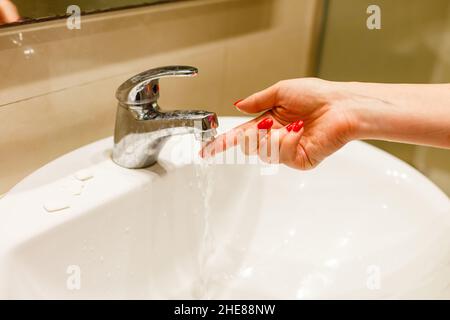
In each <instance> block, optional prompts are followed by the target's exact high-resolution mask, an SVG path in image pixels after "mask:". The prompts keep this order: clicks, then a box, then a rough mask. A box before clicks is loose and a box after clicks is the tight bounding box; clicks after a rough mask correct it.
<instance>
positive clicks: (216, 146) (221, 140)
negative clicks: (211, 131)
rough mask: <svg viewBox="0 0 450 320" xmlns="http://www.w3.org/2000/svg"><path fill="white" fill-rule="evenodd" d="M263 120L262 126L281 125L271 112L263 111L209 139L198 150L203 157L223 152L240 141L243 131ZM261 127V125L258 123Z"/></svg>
mask: <svg viewBox="0 0 450 320" xmlns="http://www.w3.org/2000/svg"><path fill="white" fill-rule="evenodd" d="M265 119H269V120H265ZM264 120H265V122H264V125H263V126H262V127H264V128H265V127H267V128H270V127H275V126H276V127H279V126H281V124H280V123H279V122H278V121H276V120H275V119H274V118H273V116H272V114H270V113H269V112H268V113H265V114H263V115H261V116H259V117H257V118H255V119H252V120H250V121H247V122H246V123H243V124H241V125H239V126H237V127H235V128H233V129H231V130H230V131H228V132H226V133H223V134H221V135H219V136H217V137H216V138H215V139H214V140H213V141H211V142H210V143H208V144H207V145H206V146H204V147H203V148H202V149H201V150H200V153H199V154H200V156H201V157H203V158H205V157H209V156H213V155H215V154H217V153H220V152H224V151H225V150H227V149H229V148H231V147H234V146H236V145H237V144H239V143H240V141H242V137H243V136H244V133H245V132H246V131H247V130H249V129H250V128H257V127H258V124H260V123H261V122H263V121H264ZM260 127H261V125H260Z"/></svg>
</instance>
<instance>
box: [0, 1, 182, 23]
mask: <svg viewBox="0 0 450 320" xmlns="http://www.w3.org/2000/svg"><path fill="white" fill-rule="evenodd" d="M175 1H181V0H78V1H74V0H0V27H5V26H14V25H18V24H23V23H32V22H40V21H47V20H53V19H60V18H65V17H68V16H71V15H72V14H74V13H80V14H81V15H85V14H92V13H99V12H105V11H111V10H119V9H126V8H134V7H141V6H147V5H153V4H157V3H167V2H175Z"/></svg>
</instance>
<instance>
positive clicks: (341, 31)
mask: <svg viewBox="0 0 450 320" xmlns="http://www.w3.org/2000/svg"><path fill="white" fill-rule="evenodd" d="M329 4H330V6H329V8H328V15H327V16H328V18H327V23H326V29H325V39H324V40H325V41H324V45H323V52H322V59H321V63H320V73H319V76H321V77H323V78H326V79H332V80H341V81H373V82H406V83H410V82H415V83H428V82H429V83H434V82H447V83H449V82H450V2H449V1H448V0H433V1H422V0H396V1H392V0H377V1H371V0H360V1H356V2H355V1H354V0H329ZM370 4H377V5H379V6H380V8H381V29H380V30H369V29H367V27H366V18H367V16H368V15H367V14H366V8H367V7H368V5H370ZM426 107H427V106H424V108H426ZM372 143H373V144H374V145H376V146H377V147H379V148H382V149H384V150H386V151H388V152H390V153H392V154H394V155H395V156H397V157H399V158H401V159H403V160H405V161H406V162H408V163H410V164H411V165H413V166H414V167H416V168H417V169H419V170H420V171H422V172H423V173H424V174H425V175H427V176H428V177H429V178H430V179H431V180H433V181H434V182H435V183H436V184H437V185H438V186H440V187H441V188H442V189H443V190H444V191H445V192H446V193H447V194H448V195H450V150H444V149H435V148H428V147H422V146H413V145H406V144H399V143H392V142H383V141H374V142H372Z"/></svg>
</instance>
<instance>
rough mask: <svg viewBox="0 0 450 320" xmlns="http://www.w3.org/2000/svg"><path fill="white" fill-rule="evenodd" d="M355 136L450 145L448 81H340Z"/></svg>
mask: <svg viewBox="0 0 450 320" xmlns="http://www.w3.org/2000/svg"><path fill="white" fill-rule="evenodd" d="M338 85H339V86H340V87H341V88H342V89H343V91H344V92H346V93H347V98H346V100H347V101H346V103H347V104H348V105H349V107H350V108H351V109H352V113H353V115H354V118H355V130H354V134H355V136H354V138H356V139H380V140H391V141H398V142H407V143H414V144H425V145H432V146H437V147H444V148H450V84H373V83H354V82H351V83H339V84H338Z"/></svg>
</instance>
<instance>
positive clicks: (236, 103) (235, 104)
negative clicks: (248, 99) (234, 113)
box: [233, 99, 243, 106]
mask: <svg viewBox="0 0 450 320" xmlns="http://www.w3.org/2000/svg"><path fill="white" fill-rule="evenodd" d="M242 100H243V99H239V100H238V101H236V102H235V103H233V104H234V106H237V105H238V103H239V102H241V101H242Z"/></svg>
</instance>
